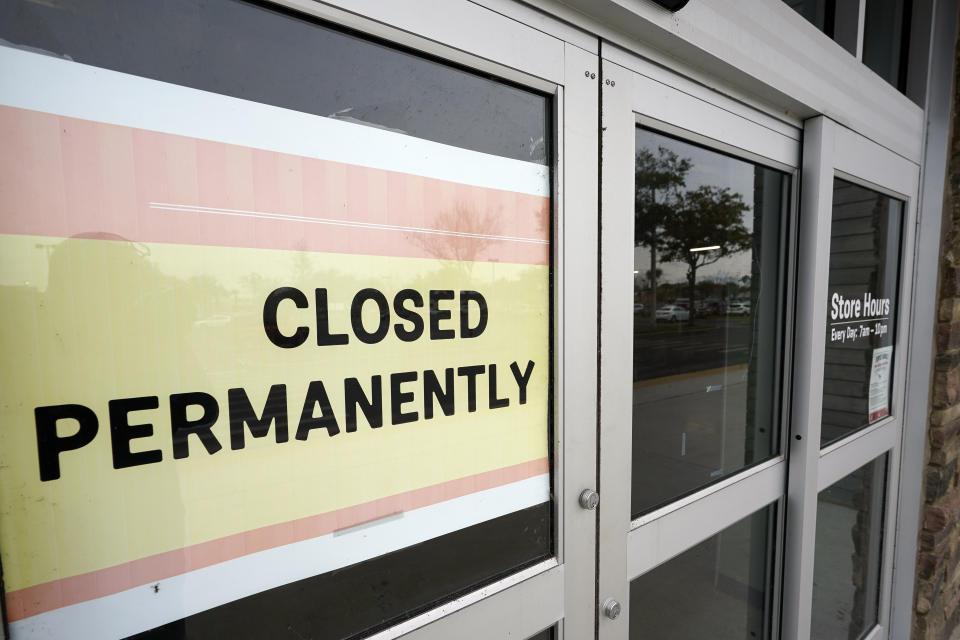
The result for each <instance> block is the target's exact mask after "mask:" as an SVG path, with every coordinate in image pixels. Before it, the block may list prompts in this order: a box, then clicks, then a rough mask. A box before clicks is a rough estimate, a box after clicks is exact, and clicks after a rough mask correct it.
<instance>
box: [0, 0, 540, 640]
mask: <svg viewBox="0 0 960 640" xmlns="http://www.w3.org/2000/svg"><path fill="white" fill-rule="evenodd" d="M0 45H2V46H0V68H2V69H3V73H2V78H0V132H2V133H0V138H2V139H3V144H2V145H0V170H2V172H3V178H4V187H3V188H2V189H0V307H2V308H3V309H5V310H6V311H7V312H6V313H5V322H4V323H3V325H2V327H0V345H2V346H3V350H4V352H3V356H4V357H3V362H4V365H3V366H2V367H0V423H2V424H3V425H5V426H4V428H3V429H0V510H2V512H3V513H4V514H5V516H4V517H3V518H2V519H0V554H2V558H0V560H2V566H3V573H4V576H3V577H4V585H5V589H6V592H5V598H6V608H5V612H6V614H7V620H9V622H10V624H11V628H12V630H13V633H12V635H13V636H14V637H16V636H17V635H18V631H17V629H18V628H20V627H21V626H23V625H33V627H32V628H44V629H47V630H48V631H47V633H48V634H49V635H51V636H57V637H60V636H63V637H69V636H78V635H79V636H84V637H128V636H136V635H137V634H144V636H143V637H165V638H183V637H236V638H272V637H278V638H279V637H291V638H330V639H337V638H352V637H356V636H357V635H360V634H365V633H370V632H372V631H373V630H377V629H381V628H383V627H385V626H388V625H390V624H393V623H395V622H397V621H399V620H401V619H404V618H407V617H409V616H412V615H415V614H417V613H419V612H421V611H424V610H426V609H428V608H430V607H433V606H436V605H437V604H439V603H440V602H441V601H443V600H444V599H448V598H451V597H456V596H457V595H459V594H462V593H464V592H465V591H468V590H471V589H474V588H476V587H478V586H480V585H482V584H485V583H488V582H490V581H492V580H496V579H498V578H500V577H503V576H504V575H507V574H509V573H511V572H513V571H515V570H517V569H519V568H522V567H526V566H529V565H530V564H533V563H536V562H538V561H540V560H542V559H544V558H546V557H549V556H550V555H552V554H553V541H554V534H553V532H554V520H553V502H552V498H551V495H552V491H551V487H552V484H551V460H550V442H551V439H550V438H551V434H550V430H551V422H550V413H549V408H550V407H551V397H552V386H551V367H552V365H551V361H550V357H551V356H550V345H551V322H552V318H551V313H552V309H551V304H550V300H551V268H552V262H551V260H552V252H551V234H552V215H551V211H552V209H551V200H550V193H551V172H550V168H549V167H550V163H551V159H550V158H551V153H552V151H551V149H550V145H549V141H548V139H547V136H548V132H550V131H552V128H551V127H552V125H551V122H550V113H551V109H552V102H551V100H552V99H551V97H550V96H547V95H543V94H540V93H536V92H532V91H528V90H525V89H522V88H518V87H516V86H513V85H511V84H509V83H507V82H504V81H501V80H498V79H496V78H492V77H490V76H488V75H482V74H476V73H471V72H469V71H467V70H464V69H461V68H458V67H454V66H450V65H446V64H442V63H440V62H438V61H435V60H431V59H428V58H424V57H421V56H417V55H414V54H412V53H410V52H408V51H405V50H401V49H398V48H395V47H391V46H388V45H386V44H383V43H379V42H375V41H371V40H369V39H365V38H362V37H360V36H358V35H356V34H353V33H348V32H345V31H342V30H338V29H334V28H332V27H330V26H327V25H324V24H320V23H318V22H316V21H313V20H310V19H306V18H302V17H299V16H297V15H296V14H292V13H288V12H286V11H283V10H274V9H269V8H267V7H265V6H261V5H259V4H254V3H247V2H238V1H234V0H177V1H172V2H151V1H147V0H140V1H135V2H130V1H127V0H101V1H98V2H80V3H75V2H68V3H49V2H48V3H37V2H32V1H29V0H13V1H10V2H4V3H2V6H0ZM8 187H9V188H8ZM7 514H14V515H10V517H7ZM93 611H95V612H96V613H92V612H93ZM130 611H136V615H135V616H131V615H128V614H129V612H130Z"/></svg>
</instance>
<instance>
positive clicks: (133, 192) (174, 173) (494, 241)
mask: <svg viewBox="0 0 960 640" xmlns="http://www.w3.org/2000/svg"><path fill="white" fill-rule="evenodd" d="M0 140H3V145H0V233H7V234H22V235H40V236H54V237H71V236H77V235H87V236H89V235H90V234H99V235H100V237H110V235H111V234H112V235H114V236H118V239H126V240H130V241H139V242H163V243H176V244H198V245H213V246H226V247H253V248H261V249H285V250H296V251H323V252H329V253H356V254H366V255H382V256H399V257H415V258H436V259H444V260H466V261H483V262H512V263H519V264H547V263H548V261H549V237H550V229H549V228H550V200H549V198H545V197H542V196H535V195H529V194H523V193H516V192H512V191H503V190H498V189H490V188H485V187H476V186H471V185H464V184H458V183H454V182H448V181H444V180H437V179H434V178H425V177H422V176H417V175H413V174H406V173H399V172H395V171H386V170H382V169H371V168H368V167H361V166H357V165H349V164H344V163H339V162H331V161H328V160H319V159H316V158H306V157H303V156H296V155H291V154H285V153H279V152H276V151H267V150H263V149H252V148H249V147H242V146H237V145H231V144H226V143H222V142H214V141H211V140H201V139H197V138H189V137H185V136H178V135H173V134H168V133H160V132H156V131H147V130H144V129H135V128H131V127H122V126H118V125H112V124H105V123H102V122H94V121H90V120H80V119H76V118H68V117H65V116H58V115H54V114H48V113H41V112H38V111H30V110H26V109H18V108H15V107H6V106H0ZM369 152H370V154H371V157H375V155H376V154H377V149H370V150H369Z"/></svg>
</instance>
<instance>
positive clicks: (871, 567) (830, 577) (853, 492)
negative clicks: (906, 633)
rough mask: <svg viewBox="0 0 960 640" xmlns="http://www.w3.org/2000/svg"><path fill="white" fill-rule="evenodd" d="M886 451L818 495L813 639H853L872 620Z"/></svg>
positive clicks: (877, 585)
mask: <svg viewBox="0 0 960 640" xmlns="http://www.w3.org/2000/svg"><path fill="white" fill-rule="evenodd" d="M886 474H887V456H886V455H884V456H882V457H880V458H877V459H876V460H874V461H873V462H870V463H868V464H866V465H864V466H862V467H860V468H859V469H857V470H856V471H854V472H853V473H851V474H850V475H848V476H846V477H845V478H843V479H841V480H839V481H837V482H836V483H834V484H832V485H830V486H829V487H827V488H826V489H824V490H823V491H821V492H820V494H819V495H818V496H817V541H816V547H815V551H814V565H813V620H812V624H811V637H813V638H849V639H850V640H858V639H859V638H863V637H865V636H866V635H867V633H869V631H870V630H871V629H872V628H873V626H874V625H876V623H877V610H878V603H879V600H880V568H881V566H880V564H881V563H880V558H881V555H882V553H881V552H882V549H881V543H882V539H883V513H884V507H883V505H884V496H885V491H886V489H885V486H886Z"/></svg>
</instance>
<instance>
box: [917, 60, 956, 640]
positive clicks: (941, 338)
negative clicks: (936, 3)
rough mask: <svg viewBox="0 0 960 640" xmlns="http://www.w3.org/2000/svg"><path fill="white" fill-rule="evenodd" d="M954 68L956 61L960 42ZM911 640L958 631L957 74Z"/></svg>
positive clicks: (933, 639) (944, 637) (944, 638)
mask: <svg viewBox="0 0 960 640" xmlns="http://www.w3.org/2000/svg"><path fill="white" fill-rule="evenodd" d="M955 54H956V57H955V61H956V62H955V64H954V73H956V72H957V70H958V68H960V46H958V48H957V50H956V52H955ZM951 113H952V116H951V120H952V123H951V133H950V146H949V154H950V157H949V164H948V168H947V171H948V176H949V180H948V183H947V188H946V194H945V195H946V201H945V204H946V206H945V207H944V212H943V236H942V238H941V246H940V291H939V295H938V305H939V309H938V317H937V331H936V360H935V365H934V371H933V397H932V399H931V400H932V411H931V414H930V425H929V431H928V434H927V436H928V437H927V450H926V455H925V467H924V470H923V473H924V504H923V508H922V512H921V516H920V517H921V523H920V540H919V551H918V556H917V583H916V609H915V612H914V623H913V640H948V639H949V640H956V639H957V638H960V484H958V479H960V474H958V472H960V469H958V458H960V121H958V117H960V81H955V82H954V93H953V105H952V112H951Z"/></svg>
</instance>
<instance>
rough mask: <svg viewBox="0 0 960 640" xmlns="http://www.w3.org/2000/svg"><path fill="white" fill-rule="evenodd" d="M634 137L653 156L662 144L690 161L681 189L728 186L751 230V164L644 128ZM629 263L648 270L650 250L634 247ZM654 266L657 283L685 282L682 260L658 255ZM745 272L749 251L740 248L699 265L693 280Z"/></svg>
mask: <svg viewBox="0 0 960 640" xmlns="http://www.w3.org/2000/svg"><path fill="white" fill-rule="evenodd" d="M636 140H637V150H638V151H639V150H640V149H649V150H650V151H651V152H653V153H654V154H655V155H656V153H657V149H658V148H659V147H664V148H666V149H669V150H670V151H673V152H674V153H676V154H677V155H678V156H679V157H680V158H688V159H689V160H690V162H691V165H692V166H691V167H690V171H689V172H688V173H687V179H686V186H685V187H684V189H683V190H685V191H692V190H694V189H696V188H698V187H701V186H707V185H712V186H716V187H728V188H729V189H730V191H731V192H732V193H739V194H740V196H741V197H742V198H743V201H744V202H745V203H746V205H747V210H746V211H745V212H744V213H743V215H742V216H741V217H742V219H743V225H744V226H745V227H746V228H747V229H748V230H750V231H753V217H754V211H753V205H754V202H753V181H754V165H753V164H751V163H749V162H746V161H744V160H737V159H736V158H731V157H730V156H725V155H723V154H720V153H717V152H716V151H710V150H708V149H704V148H702V147H698V146H695V145H692V144H689V143H687V142H682V141H680V140H675V139H673V138H668V137H666V136H663V135H660V134H658V133H654V132H652V131H647V130H645V129H637V137H636ZM633 264H634V269H636V270H638V271H639V272H640V274H641V275H642V274H645V273H646V272H647V271H649V269H650V249H649V248H647V247H645V246H643V245H641V246H639V247H634V250H633ZM657 268H658V269H660V270H661V271H662V272H663V273H662V275H661V276H660V278H659V280H660V283H661V284H665V283H671V282H686V278H687V265H686V264H684V263H681V262H662V261H661V260H660V259H659V258H658V260H657ZM749 274H750V252H749V251H742V252H740V253H738V254H736V255H732V256H727V257H724V258H720V259H719V260H717V261H716V262H715V263H713V264H710V265H706V266H704V267H701V268H700V269H698V270H697V279H698V280H700V279H703V278H708V279H714V280H718V279H719V280H725V279H728V278H729V279H735V280H738V279H739V278H741V277H742V276H744V275H749Z"/></svg>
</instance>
